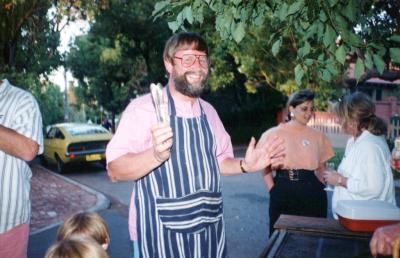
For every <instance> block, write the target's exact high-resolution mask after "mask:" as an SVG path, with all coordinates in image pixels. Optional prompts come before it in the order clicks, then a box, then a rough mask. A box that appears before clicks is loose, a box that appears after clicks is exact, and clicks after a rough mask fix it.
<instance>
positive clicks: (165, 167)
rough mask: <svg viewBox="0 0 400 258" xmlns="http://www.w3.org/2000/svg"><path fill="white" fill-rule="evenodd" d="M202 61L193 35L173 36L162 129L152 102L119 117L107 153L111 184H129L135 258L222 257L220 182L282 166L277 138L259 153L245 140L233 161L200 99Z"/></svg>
mask: <svg viewBox="0 0 400 258" xmlns="http://www.w3.org/2000/svg"><path fill="white" fill-rule="evenodd" d="M208 54H209V53H208V46H207V44H206V42H205V40H204V39H203V38H202V37H201V36H200V35H198V34H197V33H193V32H181V33H178V34H175V35H173V36H172V37H171V38H170V39H169V40H168V41H167V43H166V45H165V49H164V56H163V57H164V65H165V69H166V71H167V72H168V85H167V86H165V87H164V89H163V94H164V98H165V99H166V100H167V101H168V105H167V106H168V114H169V122H163V123H162V122H157V119H156V112H155V107H154V105H153V104H152V100H151V96H150V94H147V95H144V96H142V97H139V98H137V99H135V100H133V101H132V102H131V103H130V104H129V105H128V107H127V108H126V109H125V111H124V113H123V116H122V119H121V122H120V124H119V126H118V129H117V131H116V133H115V135H114V137H113V139H112V140H111V141H110V143H109V145H108V146H107V152H106V155H107V163H108V174H109V176H110V177H111V179H112V180H113V181H118V180H135V181H136V185H135V189H134V191H133V193H132V202H131V207H130V218H129V223H130V233H131V239H132V240H133V241H134V246H136V247H137V249H136V251H137V252H136V254H134V256H137V255H138V254H139V253H140V257H212V258H216V257H226V256H227V252H226V248H225V228H224V219H223V212H222V211H223V209H222V207H223V204H222V196H221V181H220V174H222V175H234V174H242V173H247V172H255V171H258V170H260V169H263V168H264V167H266V166H269V165H271V164H272V163H279V162H281V161H282V155H283V154H284V149H283V144H282V140H280V139H277V138H275V139H271V141H270V143H269V144H268V148H263V149H261V148H255V139H254V138H252V139H251V141H250V143H249V146H248V148H247V151H246V156H245V158H244V159H235V158H234V155H233V150H232V143H231V139H230V136H229V135H228V133H227V132H226V131H225V128H224V126H223V124H222V122H221V120H220V118H219V117H218V114H217V112H216V111H215V109H214V108H213V107H212V106H211V105H210V104H209V103H207V102H206V101H204V100H202V99H201V98H200V95H201V93H202V91H203V89H204V86H205V83H206V80H207V77H208V73H209V65H210V62H209V56H208ZM136 231H137V232H136ZM136 233H137V235H136Z"/></svg>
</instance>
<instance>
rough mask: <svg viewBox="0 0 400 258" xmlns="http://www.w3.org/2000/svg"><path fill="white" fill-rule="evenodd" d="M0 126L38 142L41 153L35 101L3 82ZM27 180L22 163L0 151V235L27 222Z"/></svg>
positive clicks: (28, 181)
mask: <svg viewBox="0 0 400 258" xmlns="http://www.w3.org/2000/svg"><path fill="white" fill-rule="evenodd" d="M0 124H1V125H2V126H4V127H7V128H10V129H12V130H14V131H16V132H18V133H20V134H22V135H24V136H26V137H28V138H31V139H33V140H34V141H36V142H38V144H39V145H40V148H39V153H42V152H43V132H42V117H41V114H40V110H39V106H38V104H37V102H36V100H35V98H34V97H33V96H32V95H31V94H30V93H28V92H26V91H24V90H22V89H19V88H16V87H14V86H12V85H11V84H10V83H9V82H8V81H7V80H3V84H2V85H0ZM1 140H2V139H1ZM31 177H32V172H31V170H30V168H29V166H28V164H27V163H26V162H25V161H24V160H22V159H19V158H16V157H14V156H11V155H8V154H6V153H5V152H4V151H2V150H0V233H3V232H5V231H8V230H9V229H11V228H13V227H15V226H17V225H20V224H22V223H28V222H29V219H30V215H31V207H30V197H29V192H30V179H31Z"/></svg>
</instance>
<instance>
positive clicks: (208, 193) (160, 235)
mask: <svg viewBox="0 0 400 258" xmlns="http://www.w3.org/2000/svg"><path fill="white" fill-rule="evenodd" d="M168 97H169V105H170V109H171V127H172V130H173V132H174V144H173V147H172V150H171V157H170V159H168V160H167V161H166V162H164V163H163V164H162V165H161V166H160V167H158V168H157V169H155V170H154V171H153V172H152V173H149V174H148V175H147V176H146V177H144V178H142V179H140V180H138V182H137V184H136V192H135V196H136V199H135V205H136V207H137V229H138V242H139V249H140V253H141V257H154V258H155V257H157V258H158V257H166V258H168V257H191V258H197V257H210V258H211V257H212V258H218V257H226V248H225V228H224V220H223V216H222V207H223V205H222V196H221V187H220V174H219V167H218V163H217V159H216V155H215V152H216V145H215V139H214V136H213V133H212V131H211V129H210V126H209V124H208V122H207V118H206V115H205V113H204V111H203V109H202V108H201V116H200V117H195V118H181V117H177V116H176V111H175V106H174V102H173V99H172V97H171V95H170V93H169V91H168Z"/></svg>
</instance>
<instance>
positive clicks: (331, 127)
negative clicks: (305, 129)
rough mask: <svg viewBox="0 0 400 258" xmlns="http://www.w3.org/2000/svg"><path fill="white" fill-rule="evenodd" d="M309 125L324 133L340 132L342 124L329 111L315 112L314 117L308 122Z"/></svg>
mask: <svg viewBox="0 0 400 258" xmlns="http://www.w3.org/2000/svg"><path fill="white" fill-rule="evenodd" d="M308 125H309V126H312V127H314V128H315V129H318V130H319V131H321V132H323V133H332V134H339V133H340V124H339V123H337V122H336V119H335V115H334V114H333V113H329V112H315V115H314V117H313V118H312V119H311V120H310V121H309V122H308Z"/></svg>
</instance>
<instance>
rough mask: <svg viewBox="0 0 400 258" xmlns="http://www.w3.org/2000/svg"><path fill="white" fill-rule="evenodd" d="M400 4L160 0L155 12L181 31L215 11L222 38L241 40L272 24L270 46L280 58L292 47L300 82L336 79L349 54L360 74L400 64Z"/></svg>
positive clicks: (354, 0) (334, 0) (267, 42)
mask: <svg viewBox="0 0 400 258" xmlns="http://www.w3.org/2000/svg"><path fill="white" fill-rule="evenodd" d="M399 10H400V2H398V1H397V0H385V1H374V0H366V1H358V0H328V1H321V0H272V1H265V0H264V1H256V0H251V1H244V0H232V1H223V0H193V1H186V0H177V1H175V0H165V1H158V2H157V3H156V4H155V7H154V10H153V16H154V17H155V18H159V17H166V18H167V19H168V20H169V23H168V25H169V27H170V29H171V30H172V31H177V30H178V29H185V28H188V27H190V26H192V25H194V24H203V23H204V22H205V20H207V19H205V17H207V16H209V13H212V15H213V16H214V17H215V18H214V20H213V24H214V28H215V30H216V31H218V33H219V35H220V37H221V39H222V40H223V41H235V42H236V43H242V42H244V41H246V40H247V39H248V38H250V37H252V36H253V32H254V31H257V30H258V29H259V28H268V30H267V31H264V32H266V33H265V34H263V35H262V36H263V40H264V41H265V46H266V47H268V51H270V53H272V56H273V57H275V58H276V59H275V60H276V61H279V60H280V58H281V57H282V55H286V53H287V50H288V49H290V52H289V57H290V58H292V61H293V63H294V64H295V66H294V69H293V73H294V79H295V81H296V83H297V84H298V85H301V84H309V83H310V81H311V82H312V83H315V82H322V83H323V82H328V83H330V82H332V81H335V80H336V79H337V76H338V75H340V74H343V73H344V71H345V70H346V68H347V67H346V65H347V63H346V60H347V58H348V56H351V57H352V58H354V59H355V60H356V67H355V77H356V79H357V80H359V79H360V78H361V75H362V74H363V72H364V71H365V70H367V69H369V70H370V69H376V70H378V72H379V73H381V74H382V73H383V71H384V70H385V65H386V63H389V62H393V63H395V64H400V48H399V43H400V34H399V33H400V13H399ZM258 35H260V34H258ZM292 54H293V56H291V55H292Z"/></svg>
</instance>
